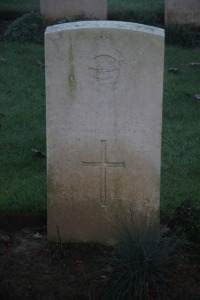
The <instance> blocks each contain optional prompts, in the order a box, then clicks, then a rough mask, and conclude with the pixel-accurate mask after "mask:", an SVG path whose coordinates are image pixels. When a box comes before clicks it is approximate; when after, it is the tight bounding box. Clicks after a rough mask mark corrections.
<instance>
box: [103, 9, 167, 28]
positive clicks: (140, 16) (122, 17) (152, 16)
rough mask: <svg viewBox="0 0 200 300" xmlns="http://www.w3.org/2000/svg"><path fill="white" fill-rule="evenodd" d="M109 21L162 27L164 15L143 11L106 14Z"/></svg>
mask: <svg viewBox="0 0 200 300" xmlns="http://www.w3.org/2000/svg"><path fill="white" fill-rule="evenodd" d="M108 18H109V20H119V21H125V22H134V23H141V24H146V25H151V26H158V27H163V26H164V13H162V12H150V13H149V12H144V11H134V10H127V11H126V10H125V11H121V12H119V11H116V12H115V11H114V12H110V13H109V14H108Z"/></svg>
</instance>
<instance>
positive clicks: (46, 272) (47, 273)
mask: <svg viewBox="0 0 200 300" xmlns="http://www.w3.org/2000/svg"><path fill="white" fill-rule="evenodd" d="M43 275H51V272H50V271H48V270H45V271H43Z"/></svg>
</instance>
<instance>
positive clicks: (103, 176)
mask: <svg viewBox="0 0 200 300" xmlns="http://www.w3.org/2000/svg"><path fill="white" fill-rule="evenodd" d="M106 143H107V141H106V140H101V161H99V162H85V161H83V166H85V167H100V168H101V177H100V203H101V206H106V175H107V174H106V168H107V167H108V168H111V167H120V168H125V162H107V159H106V150H107V148H106V146H107V145H106Z"/></svg>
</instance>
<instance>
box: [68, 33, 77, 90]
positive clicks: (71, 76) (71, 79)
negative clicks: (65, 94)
mask: <svg viewBox="0 0 200 300" xmlns="http://www.w3.org/2000/svg"><path fill="white" fill-rule="evenodd" d="M69 42H70V46H69V52H68V66H69V71H68V87H69V91H70V93H71V94H72V93H73V92H74V91H75V89H76V76H75V68H74V56H73V48H72V41H71V38H70V40H69Z"/></svg>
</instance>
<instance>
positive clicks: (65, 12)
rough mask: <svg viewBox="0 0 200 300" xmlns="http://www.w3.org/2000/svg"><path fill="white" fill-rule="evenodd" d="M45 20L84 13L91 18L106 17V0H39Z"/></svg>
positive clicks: (104, 18)
mask: <svg viewBox="0 0 200 300" xmlns="http://www.w3.org/2000/svg"><path fill="white" fill-rule="evenodd" d="M40 11H41V15H42V16H43V18H44V20H45V21H47V22H48V21H49V22H51V21H55V20H57V19H63V18H66V17H75V16H80V15H84V16H85V17H88V18H92V19H102V20H106V19H107V0H40Z"/></svg>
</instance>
